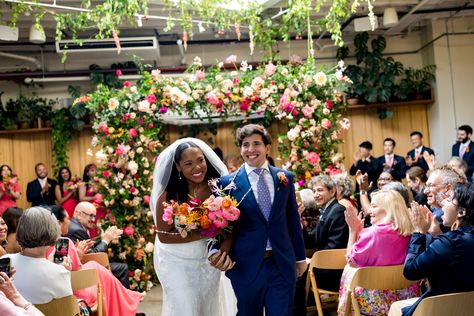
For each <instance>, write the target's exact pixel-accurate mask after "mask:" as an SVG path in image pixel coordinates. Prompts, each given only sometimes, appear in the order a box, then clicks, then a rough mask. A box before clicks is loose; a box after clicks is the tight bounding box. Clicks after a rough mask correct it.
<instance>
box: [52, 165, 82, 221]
mask: <svg viewBox="0 0 474 316" xmlns="http://www.w3.org/2000/svg"><path fill="white" fill-rule="evenodd" d="M71 185H72V187H71ZM77 190H78V187H77V185H76V184H74V183H72V175H71V170H69V168H68V167H61V168H59V172H58V185H57V186H56V188H55V190H54V194H55V195H56V201H58V203H59V205H61V206H62V207H63V208H64V209H65V210H66V212H67V213H68V215H69V217H73V216H74V209H75V208H76V205H77V203H79V201H78V200H77V198H76V197H77Z"/></svg>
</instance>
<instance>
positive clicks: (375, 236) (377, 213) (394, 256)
mask: <svg viewBox="0 0 474 316" xmlns="http://www.w3.org/2000/svg"><path fill="white" fill-rule="evenodd" d="M369 215H370V222H371V226H370V227H368V228H363V227H364V222H363V219H362V216H360V215H357V210H356V209H355V208H354V207H352V206H350V207H348V208H347V209H346V212H345V219H346V222H347V225H348V226H349V241H348V243H347V265H346V267H345V268H344V273H343V274H342V278H341V286H340V289H339V306H338V309H337V311H338V315H344V311H345V308H346V303H347V299H348V293H349V290H350V284H351V282H352V278H353V276H354V273H355V272H356V271H357V268H358V267H370V266H390V265H398V264H402V263H403V262H404V261H405V256H406V251H407V247H408V243H409V242H410V236H411V233H412V231H413V226H412V224H411V222H410V217H409V215H408V209H407V207H406V203H405V201H404V199H403V197H402V196H401V195H400V194H399V193H398V192H397V191H395V190H386V189H382V190H380V191H378V192H374V193H373V194H372V201H371V207H370V209H369ZM355 295H356V298H357V300H358V302H359V306H360V308H361V314H363V315H386V314H387V313H388V310H389V308H390V304H391V303H393V302H394V301H395V300H397V297H398V298H399V299H405V298H410V297H414V296H417V295H419V286H418V285H416V284H415V285H413V286H410V287H408V288H406V289H398V290H396V289H393V290H392V289H386V290H382V291H380V290H366V289H363V288H358V287H357V288H355Z"/></svg>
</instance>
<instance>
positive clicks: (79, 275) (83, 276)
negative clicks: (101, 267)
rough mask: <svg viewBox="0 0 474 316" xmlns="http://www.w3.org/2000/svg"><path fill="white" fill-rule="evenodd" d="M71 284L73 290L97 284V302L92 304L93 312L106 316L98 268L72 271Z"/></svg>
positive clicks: (99, 315)
mask: <svg viewBox="0 0 474 316" xmlns="http://www.w3.org/2000/svg"><path fill="white" fill-rule="evenodd" d="M71 285H72V290H73V291H77V290H81V289H86V288H89V287H91V286H95V285H96V286H97V304H96V305H95V306H91V309H92V312H93V313H97V315H98V316H105V310H104V303H103V296H102V287H101V285H100V281H99V275H98V273H97V270H94V269H86V270H78V271H72V272H71Z"/></svg>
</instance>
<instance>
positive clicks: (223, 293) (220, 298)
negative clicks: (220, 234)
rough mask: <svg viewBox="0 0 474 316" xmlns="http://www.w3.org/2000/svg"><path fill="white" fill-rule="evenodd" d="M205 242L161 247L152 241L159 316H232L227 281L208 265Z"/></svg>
mask: <svg viewBox="0 0 474 316" xmlns="http://www.w3.org/2000/svg"><path fill="white" fill-rule="evenodd" d="M207 256H208V251H207V240H205V239H201V240H197V241H193V242H187V243H175V244H165V243H161V242H160V241H159V240H158V238H156V240H155V255H154V264H155V270H156V274H157V275H158V279H159V281H160V283H161V286H162V288H163V305H162V315H163V316H174V315H176V316H234V315H235V314H236V312H237V308H236V299H235V295H234V292H233V290H232V286H231V284H230V281H229V280H228V279H227V278H226V277H225V276H224V275H223V273H221V272H220V271H219V270H217V269H215V268H214V267H212V266H211V265H210V264H209V261H208V260H207Z"/></svg>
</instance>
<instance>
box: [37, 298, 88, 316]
mask: <svg viewBox="0 0 474 316" xmlns="http://www.w3.org/2000/svg"><path fill="white" fill-rule="evenodd" d="M35 306H36V308H37V309H39V310H40V311H41V312H42V313H43V314H45V315H46V316H79V306H78V304H77V299H76V298H75V297H74V296H72V295H69V296H65V297H63V298H58V299H53V300H52V301H51V302H49V303H46V304H36V305H35Z"/></svg>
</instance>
